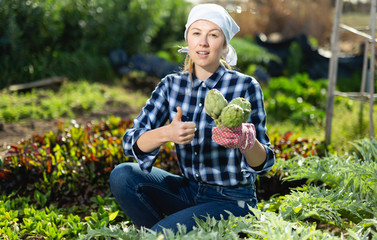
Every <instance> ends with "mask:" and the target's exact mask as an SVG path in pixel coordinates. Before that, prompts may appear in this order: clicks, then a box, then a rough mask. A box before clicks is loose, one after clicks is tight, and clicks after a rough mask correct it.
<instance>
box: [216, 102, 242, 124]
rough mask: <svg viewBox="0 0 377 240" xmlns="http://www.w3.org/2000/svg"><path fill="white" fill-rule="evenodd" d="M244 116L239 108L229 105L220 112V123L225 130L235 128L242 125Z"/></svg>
mask: <svg viewBox="0 0 377 240" xmlns="http://www.w3.org/2000/svg"><path fill="white" fill-rule="evenodd" d="M244 116H245V114H244V111H243V109H242V108H241V107H240V106H238V105H236V104H229V105H228V106H226V107H225V108H224V109H223V110H222V111H221V115H220V121H221V124H222V125H224V126H225V127H227V128H236V127H238V126H240V125H241V123H243V120H244Z"/></svg>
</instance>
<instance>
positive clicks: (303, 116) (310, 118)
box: [264, 74, 327, 126]
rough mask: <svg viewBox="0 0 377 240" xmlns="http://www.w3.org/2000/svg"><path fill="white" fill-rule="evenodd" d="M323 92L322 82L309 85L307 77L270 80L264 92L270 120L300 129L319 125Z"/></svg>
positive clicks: (323, 113) (321, 117) (321, 115)
mask: <svg viewBox="0 0 377 240" xmlns="http://www.w3.org/2000/svg"><path fill="white" fill-rule="evenodd" d="M326 89H327V82H326V81H325V80H318V81H312V80H310V79H309V77H308V75H307V74H297V75H295V76H294V77H292V78H290V79H288V78H286V77H278V78H273V79H271V81H270V83H269V85H268V87H267V88H266V89H265V90H264V95H265V99H266V112H267V113H268V116H269V119H270V120H271V121H273V122H279V121H284V120H288V119H289V120H291V121H293V122H294V123H295V124H299V125H301V126H305V125H313V124H319V123H321V122H322V120H323V119H324V118H325V105H326Z"/></svg>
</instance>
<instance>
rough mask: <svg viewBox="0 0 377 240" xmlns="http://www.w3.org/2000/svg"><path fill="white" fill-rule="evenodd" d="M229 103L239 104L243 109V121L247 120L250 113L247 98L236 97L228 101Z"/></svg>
mask: <svg viewBox="0 0 377 240" xmlns="http://www.w3.org/2000/svg"><path fill="white" fill-rule="evenodd" d="M229 104H236V105H238V106H240V107H241V108H242V109H243V112H244V118H243V122H247V120H248V119H249V117H250V114H251V104H250V102H249V101H248V100H246V99H245V98H242V97H238V98H235V99H233V100H232V101H230V103H229Z"/></svg>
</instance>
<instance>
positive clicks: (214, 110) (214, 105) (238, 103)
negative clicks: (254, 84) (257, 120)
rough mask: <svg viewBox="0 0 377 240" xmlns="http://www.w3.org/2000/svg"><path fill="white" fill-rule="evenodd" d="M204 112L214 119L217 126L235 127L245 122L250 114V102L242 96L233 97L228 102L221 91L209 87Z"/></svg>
mask: <svg viewBox="0 0 377 240" xmlns="http://www.w3.org/2000/svg"><path fill="white" fill-rule="evenodd" d="M204 108H205V110H206V113H207V114H208V115H209V116H210V117H211V118H213V119H214V120H215V123H216V125H217V127H218V128H220V127H221V126H222V125H224V126H225V127H227V128H236V127H238V126H240V125H241V124H242V123H244V122H247V120H248V119H249V117H250V114H251V104H250V102H249V101H248V100H246V99H245V98H242V97H238V98H235V99H233V100H232V101H231V102H230V103H229V104H228V101H227V100H226V99H225V98H224V96H223V95H222V94H221V92H220V91H219V90H217V89H211V90H210V91H209V92H208V93H207V95H206V97H205V99H204Z"/></svg>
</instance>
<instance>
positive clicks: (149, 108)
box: [123, 78, 169, 173]
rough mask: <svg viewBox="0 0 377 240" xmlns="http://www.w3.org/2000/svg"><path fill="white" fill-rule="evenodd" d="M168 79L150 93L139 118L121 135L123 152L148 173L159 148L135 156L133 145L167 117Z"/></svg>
mask: <svg viewBox="0 0 377 240" xmlns="http://www.w3.org/2000/svg"><path fill="white" fill-rule="evenodd" d="M168 89H169V87H168V79H167V78H164V79H163V80H162V81H161V82H160V83H159V84H158V85H157V87H156V89H155V90H154V91H153V92H152V96H151V98H149V99H148V100H147V102H146V104H145V106H144V107H143V109H142V110H141V112H140V114H139V116H137V117H136V118H135V119H134V121H133V127H132V128H130V129H129V130H127V131H126V133H125V134H124V135H123V151H124V154H125V155H126V156H128V157H134V158H135V159H136V160H137V162H138V163H139V165H140V168H141V169H142V170H143V171H144V172H146V173H149V172H150V171H151V169H152V166H153V163H154V161H155V160H156V157H157V155H158V153H159V151H160V149H159V148H157V149H156V150H154V151H152V152H150V153H147V154H145V155H137V154H135V152H134V150H133V145H134V144H135V142H136V141H137V139H138V138H139V137H140V136H141V135H142V134H143V133H145V132H146V131H149V130H151V129H155V128H158V127H161V126H163V125H164V124H165V123H166V121H167V119H168V117H169V111H168V107H169V104H168V100H167V99H168V98H167V96H168Z"/></svg>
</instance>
